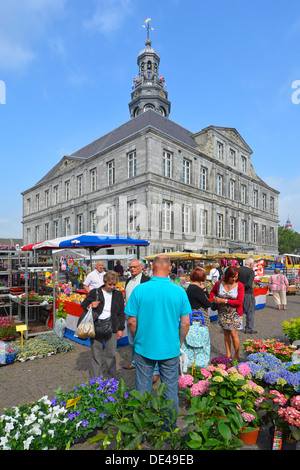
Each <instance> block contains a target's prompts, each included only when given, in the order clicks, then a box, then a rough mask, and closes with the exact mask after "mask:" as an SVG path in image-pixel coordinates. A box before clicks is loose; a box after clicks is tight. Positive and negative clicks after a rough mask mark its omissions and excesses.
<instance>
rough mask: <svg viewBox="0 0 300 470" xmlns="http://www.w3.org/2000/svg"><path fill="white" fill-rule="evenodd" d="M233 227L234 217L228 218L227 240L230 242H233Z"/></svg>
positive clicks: (234, 223) (234, 224)
mask: <svg viewBox="0 0 300 470" xmlns="http://www.w3.org/2000/svg"><path fill="white" fill-rule="evenodd" d="M235 227H236V220H235V218H234V217H230V218H229V238H230V240H235Z"/></svg>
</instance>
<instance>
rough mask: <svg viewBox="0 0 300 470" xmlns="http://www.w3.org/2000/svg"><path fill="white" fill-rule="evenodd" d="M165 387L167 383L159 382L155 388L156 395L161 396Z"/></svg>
mask: <svg viewBox="0 0 300 470" xmlns="http://www.w3.org/2000/svg"><path fill="white" fill-rule="evenodd" d="M166 389H167V384H165V383H161V384H160V385H159V387H158V389H157V396H158V397H162V396H163V394H164V393H165V391H166Z"/></svg>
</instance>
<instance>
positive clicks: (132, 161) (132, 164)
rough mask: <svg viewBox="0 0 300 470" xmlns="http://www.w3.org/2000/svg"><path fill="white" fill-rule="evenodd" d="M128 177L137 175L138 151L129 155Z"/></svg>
mask: <svg viewBox="0 0 300 470" xmlns="http://www.w3.org/2000/svg"><path fill="white" fill-rule="evenodd" d="M127 168H128V178H134V177H135V176H136V153H135V152H130V153H129V154H128V156H127Z"/></svg>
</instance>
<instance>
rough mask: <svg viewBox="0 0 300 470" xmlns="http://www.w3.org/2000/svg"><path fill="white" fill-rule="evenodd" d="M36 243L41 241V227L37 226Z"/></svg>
mask: <svg viewBox="0 0 300 470" xmlns="http://www.w3.org/2000/svg"><path fill="white" fill-rule="evenodd" d="M35 241H36V243H37V242H39V241H40V226H39V225H36V227H35Z"/></svg>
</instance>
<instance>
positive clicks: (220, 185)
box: [217, 175, 223, 196]
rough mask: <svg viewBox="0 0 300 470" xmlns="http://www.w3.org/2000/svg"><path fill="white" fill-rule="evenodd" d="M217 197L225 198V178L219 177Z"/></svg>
mask: <svg viewBox="0 0 300 470" xmlns="http://www.w3.org/2000/svg"><path fill="white" fill-rule="evenodd" d="M217 195H218V196H223V176H222V175H217Z"/></svg>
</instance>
